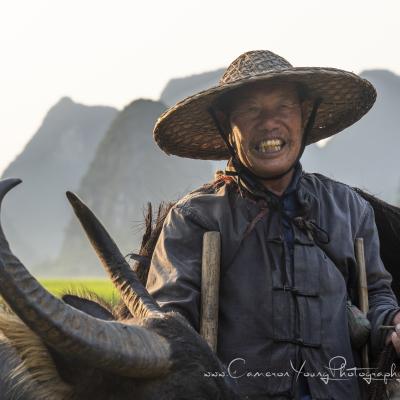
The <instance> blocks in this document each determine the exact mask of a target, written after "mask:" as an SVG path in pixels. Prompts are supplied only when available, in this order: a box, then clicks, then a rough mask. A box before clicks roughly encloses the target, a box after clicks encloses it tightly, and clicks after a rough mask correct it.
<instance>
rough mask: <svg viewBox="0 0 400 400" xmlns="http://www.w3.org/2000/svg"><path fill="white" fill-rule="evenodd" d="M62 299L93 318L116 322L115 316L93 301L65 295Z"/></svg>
mask: <svg viewBox="0 0 400 400" xmlns="http://www.w3.org/2000/svg"><path fill="white" fill-rule="evenodd" d="M62 299H63V301H64V302H65V303H67V304H69V305H70V306H72V307H74V308H76V309H77V310H80V311H83V312H84V313H86V314H89V315H91V316H92V317H95V318H99V319H103V320H105V321H113V320H115V318H114V316H113V315H112V313H111V312H110V311H109V310H107V309H106V308H105V307H103V306H101V305H100V304H99V303H96V302H95V301H93V300H89V299H85V298H82V297H79V296H76V295H74V294H65V295H64V296H62Z"/></svg>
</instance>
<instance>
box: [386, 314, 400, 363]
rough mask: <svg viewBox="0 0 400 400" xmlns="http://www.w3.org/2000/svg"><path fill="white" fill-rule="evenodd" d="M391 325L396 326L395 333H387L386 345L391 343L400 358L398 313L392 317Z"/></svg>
mask: <svg viewBox="0 0 400 400" xmlns="http://www.w3.org/2000/svg"><path fill="white" fill-rule="evenodd" d="M393 325H395V326H396V331H395V332H392V333H389V335H388V336H387V338H386V344H389V343H390V342H392V343H393V346H394V348H395V349H396V352H397V355H398V356H400V311H399V312H398V313H397V314H396V315H395V316H394V318H393Z"/></svg>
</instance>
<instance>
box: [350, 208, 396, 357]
mask: <svg viewBox="0 0 400 400" xmlns="http://www.w3.org/2000/svg"><path fill="white" fill-rule="evenodd" d="M356 237H362V238H363V239H364V249H365V265H366V271H367V284H368V300H369V312H368V319H369V320H370V322H371V328H372V330H371V342H370V344H371V352H372V355H373V356H377V355H378V354H379V352H380V351H381V350H382V348H383V346H384V344H385V343H384V342H385V339H386V336H387V331H384V330H380V329H379V326H380V325H386V324H389V323H391V321H392V319H393V317H394V315H395V314H396V312H397V311H399V310H400V308H399V306H398V303H397V299H396V296H395V295H394V293H393V291H392V289H391V282H392V276H391V275H390V273H389V272H388V271H387V270H386V269H385V267H384V265H383V263H382V260H381V257H380V245H379V236H378V230H377V227H376V224H375V216H374V211H373V208H372V206H371V205H370V204H369V203H367V205H366V207H365V210H364V213H363V218H362V220H361V224H360V227H359V229H358V233H357V235H356Z"/></svg>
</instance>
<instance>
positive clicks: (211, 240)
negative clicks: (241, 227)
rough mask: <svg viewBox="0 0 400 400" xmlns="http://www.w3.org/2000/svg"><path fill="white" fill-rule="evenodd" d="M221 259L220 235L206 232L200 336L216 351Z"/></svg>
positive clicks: (202, 269)
mask: <svg viewBox="0 0 400 400" xmlns="http://www.w3.org/2000/svg"><path fill="white" fill-rule="evenodd" d="M220 259H221V234H220V233H219V232H206V233H205V234H204V236H203V258H202V267H201V312H200V315H201V318H200V335H201V336H202V337H203V338H204V339H205V340H206V341H207V343H208V344H209V345H210V347H211V349H212V350H213V351H214V352H216V351H217V336H218V300H219V276H220Z"/></svg>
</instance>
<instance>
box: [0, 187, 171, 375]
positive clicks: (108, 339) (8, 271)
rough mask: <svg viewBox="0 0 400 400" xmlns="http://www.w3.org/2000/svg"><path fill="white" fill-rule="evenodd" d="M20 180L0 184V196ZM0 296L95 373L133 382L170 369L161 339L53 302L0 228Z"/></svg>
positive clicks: (48, 340)
mask: <svg viewBox="0 0 400 400" xmlns="http://www.w3.org/2000/svg"><path fill="white" fill-rule="evenodd" d="M18 183H20V181H19V180H10V179H7V180H4V181H0V207H1V200H2V199H3V197H4V195H5V194H6V193H7V192H8V191H9V190H10V189H11V188H12V187H14V186H15V185H17V184H18ZM0 294H1V295H2V296H3V298H4V299H5V300H6V302H7V303H8V304H9V306H10V307H11V308H12V310H13V311H14V312H15V313H16V314H17V315H18V316H19V317H20V318H21V319H22V320H23V321H24V322H25V323H26V324H27V325H28V326H29V328H31V329H32V330H33V331H34V332H35V333H36V334H37V335H38V336H40V337H41V338H42V340H43V341H44V342H45V343H47V344H48V345H49V346H51V347H53V348H55V349H56V350H57V351H58V352H60V353H61V354H64V355H65V356H67V357H74V358H77V359H80V360H82V361H84V362H86V363H88V364H90V365H92V366H95V367H96V368H101V369H103V370H107V371H110V372H112V373H117V374H120V375H125V376H132V377H155V376H160V375H162V374H165V373H166V372H167V371H168V369H169V367H170V365H171V362H170V346H169V344H168V342H167V341H166V339H164V338H163V337H161V336H160V335H158V334H156V333H153V332H151V331H150V330H147V329H145V328H143V327H140V326H135V325H133V323H129V322H128V323H121V322H116V321H103V320H99V319H97V318H94V317H92V316H90V315H87V314H85V313H83V312H81V311H79V310H77V309H75V308H73V307H71V306H69V305H67V304H66V303H64V302H63V301H61V300H60V299H58V298H56V297H54V296H53V295H52V294H50V293H49V292H48V291H47V290H46V289H44V288H43V287H42V286H41V285H40V283H39V282H38V281H37V280H36V279H35V278H34V277H33V276H32V275H30V273H29V272H28V271H27V270H26V268H25V267H24V266H23V265H22V263H21V262H20V261H19V260H18V258H17V257H15V256H14V255H13V254H12V252H11V251H10V249H9V246H8V243H7V241H6V238H5V236H4V233H3V230H2V228H1V224H0Z"/></svg>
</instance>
